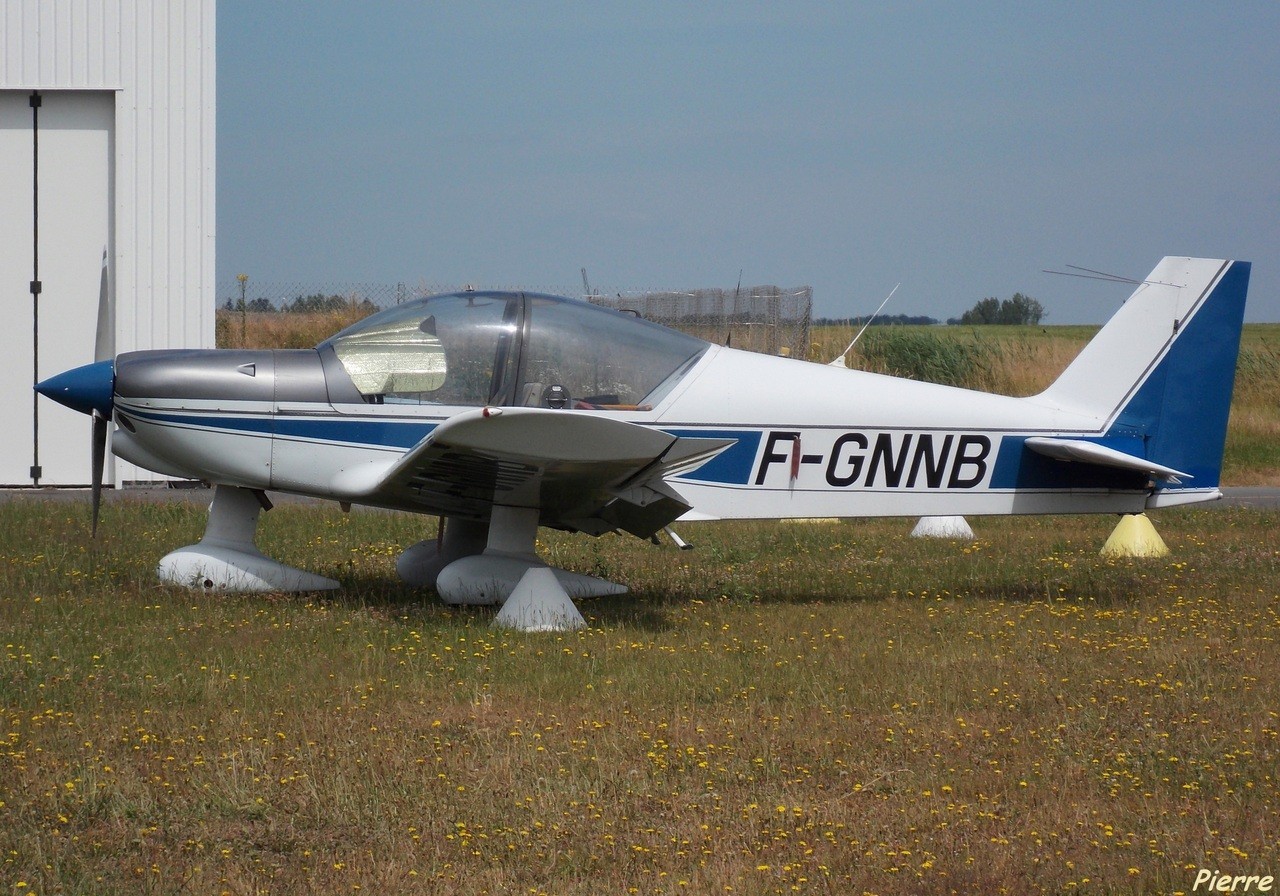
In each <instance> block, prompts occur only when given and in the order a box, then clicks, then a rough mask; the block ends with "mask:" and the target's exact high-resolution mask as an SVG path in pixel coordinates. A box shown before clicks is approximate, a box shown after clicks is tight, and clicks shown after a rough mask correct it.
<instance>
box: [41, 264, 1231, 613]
mask: <svg viewBox="0 0 1280 896" xmlns="http://www.w3.org/2000/svg"><path fill="white" fill-rule="evenodd" d="M1249 270H1250V266H1249V264H1248V263H1247V262H1237V261H1222V260H1211V259H1197V258H1165V259H1164V260H1162V261H1161V262H1160V263H1159V264H1158V265H1157V266H1156V268H1155V270H1154V271H1152V272H1151V275H1150V276H1149V277H1148V278H1147V279H1145V280H1143V281H1141V282H1140V283H1139V284H1138V286H1137V288H1136V290H1135V291H1134V293H1133V295H1132V296H1131V297H1130V298H1129V299H1128V301H1127V302H1126V303H1125V304H1124V305H1123V306H1122V307H1121V308H1120V310H1119V311H1118V312H1117V313H1116V315H1115V316H1114V317H1113V318H1112V319H1111V321H1110V322H1109V323H1108V324H1107V325H1106V326H1105V327H1104V328H1103V329H1102V330H1101V331H1100V332H1099V333H1098V335H1097V336H1096V337H1095V338H1094V339H1093V340H1092V341H1091V342H1090V343H1089V344H1088V345H1087V346H1086V347H1085V349H1084V350H1083V351H1082V353H1081V354H1080V356H1079V357H1078V358H1076V360H1075V361H1074V362H1073V363H1072V364H1071V365H1070V366H1069V367H1068V368H1067V369H1066V371H1065V372H1063V373H1062V375H1061V376H1060V377H1059V378H1058V379H1057V381H1056V382H1054V383H1053V385H1051V386H1050V387H1049V388H1048V389H1046V390H1045V391H1044V392H1042V393H1040V394H1039V395H1035V396H1031V397H1029V398H1011V397H1006V396H999V395H991V394H987V393H982V392H975V391H971V390H966V389H957V388H952V387H947V386H939V385H933V384H929V383H921V382H914V381H910V380H903V379H898V378H895V377H888V376H881V375H877V374H871V373H864V372H859V371H849V370H842V369H838V368H832V367H830V366H826V365H821V364H815V363H809V362H805V361H800V360H794V359H789V358H779V357H771V356H766V355H761V354H755V353H750V352H745V351H736V350H734V349H731V348H727V347H723V346H718V345H713V344H711V343H709V342H705V341H703V340H701V339H696V338H694V337H693V336H689V335H686V334H684V333H679V332H676V331H674V330H669V329H666V328H664V327H660V326H657V325H654V324H651V323H649V322H647V321H644V320H641V319H639V318H637V317H633V316H630V315H627V314H622V313H618V312H615V311H611V310H607V309H604V308H600V307H597V306H594V305H591V304H588V303H586V302H582V301H577V300H570V299H564V298H557V297H554V296H546V295H535V294H529V293H506V292H464V293H456V294H450V295H439V296H433V297H430V298H425V299H420V300H417V301H412V302H408V303H405V304H403V305H398V306H396V307H393V308H388V309H386V310H385V311H382V312H380V313H377V314H375V315H373V316H371V317H369V318H366V319H365V320H362V321H360V322H359V323H357V324H355V325H353V326H351V327H349V328H347V329H346V330H343V331H342V332H340V333H338V334H337V335H335V336H333V337H332V338H330V339H328V340H326V341H325V342H323V343H321V344H320V345H319V346H317V347H316V348H314V349H297V350H277V351H248V350H210V351H201V350H173V351H146V352H130V353H125V354H121V355H119V356H118V357H115V358H110V357H108V358H107V359H105V360H101V361H99V362H97V363H94V364H90V365H86V366H84V367H80V368H77V369H75V370H71V371H68V372H66V373H63V374H61V375H59V376H55V377H53V378H51V379H48V380H46V381H44V382H42V383H40V384H38V385H37V386H36V389H37V390H38V391H39V392H41V393H42V394H44V395H46V396H48V397H50V398H52V399H54V400H56V401H59V402H61V403H63V404H65V405H67V406H69V407H72V408H75V409H77V410H80V411H84V412H86V413H90V414H92V415H94V417H95V421H96V422H95V427H94V429H95V436H94V441H95V462H94V463H95V470H94V475H95V480H94V481H95V483H100V482H101V471H100V465H101V458H102V457H103V449H102V446H103V444H105V441H106V435H107V428H108V427H107V422H108V421H112V422H113V423H114V430H113V433H112V437H111V446H112V450H113V451H114V453H115V454H116V455H117V456H118V457H120V458H123V459H124V460H126V461H129V462H130V463H133V464H136V465H138V466H140V467H145V468H146V469H149V470H154V471H155V472H157V473H160V474H162V475H167V476H174V477H179V478H183V479H201V480H206V481H209V482H211V483H213V484H214V485H215V486H216V491H215V497H214V501H213V505H212V507H211V509H210V517H209V522H208V528H207V530H206V532H205V536H204V538H203V539H202V540H201V541H200V543H199V544H197V545H193V546H189V547H185V548H181V549H179V550H177V551H175V552H173V553H171V554H169V555H168V556H167V557H165V558H164V560H162V561H161V564H160V567H159V574H160V576H161V578H162V579H165V580H166V581H170V582H176V583H180V584H185V585H196V586H204V587H211V588H226V589H235V590H250V589H270V590H312V589H321V588H336V587H338V583H337V582H335V581H332V580H330V579H326V578H322V577H319V576H315V575H311V574H309V573H306V572H303V571H301V570H297V569H293V568H290V567H287V566H285V565H283V564H281V563H279V562H277V561H275V560H272V559H270V558H267V557H264V556H263V555H262V554H260V553H259V552H258V551H257V549H256V547H255V546H254V534H255V531H256V526H257V522H258V515H259V512H260V510H261V509H262V508H264V507H268V508H269V506H270V504H269V502H268V501H267V499H266V492H267V491H279V492H286V493H292V494H298V495H310V496H314V497H320V498H326V499H331V500H334V501H337V502H340V503H341V504H343V505H344V507H346V506H349V505H351V504H361V505H369V506H374V507H383V508H392V509H397V510H408V511H414V512H418V513H426V514H433V515H438V516H440V517H442V520H441V528H440V535H439V536H438V537H437V538H435V539H434V540H431V541H426V542H420V543H418V544H416V545H413V546H412V547H410V548H408V549H407V550H406V551H405V552H404V553H403V554H402V555H401V556H400V558H399V559H398V561H397V564H396V568H397V571H398V573H399V574H400V576H401V577H402V578H403V579H404V580H406V581H408V582H410V583H415V584H420V585H427V586H431V587H434V588H435V589H436V591H437V592H438V593H439V594H440V596H441V598H442V599H443V600H445V601H446V602H449V603H454V604H501V603H503V602H506V601H507V599H508V598H509V597H510V596H511V595H512V594H513V593H515V592H517V591H518V592H519V603H520V605H521V607H522V608H523V609H522V610H521V612H529V611H528V608H529V607H533V608H534V610H533V612H534V615H535V616H537V615H538V614H539V613H540V614H542V616H545V617H548V618H554V619H558V620H560V621H561V622H563V621H564V620H565V619H566V618H567V619H569V621H570V623H571V624H577V623H576V622H574V619H573V618H574V617H575V616H576V619H577V620H580V619H581V617H580V616H577V611H576V610H575V609H573V605H572V603H571V600H570V598H571V597H586V596H593V595H601V594H607V593H619V592H622V591H625V590H626V589H625V588H624V587H622V586H619V585H616V584H614V583H611V582H607V581H605V580H603V579H599V578H595V577H591V576H585V575H580V574H575V573H572V572H569V571H566V570H562V569H552V568H550V567H548V566H547V564H545V563H544V562H543V561H541V560H539V559H538V557H537V555H536V554H535V550H534V546H535V537H536V533H537V529H538V527H539V526H549V527H553V528H557V529H563V530H568V531H575V532H585V533H587V534H589V535H601V534H604V533H606V532H613V531H625V532H629V533H631V534H633V535H636V536H639V537H642V538H652V537H653V536H655V535H656V533H658V532H660V531H662V530H663V529H664V528H665V527H667V526H668V525H669V524H670V523H672V522H674V521H676V520H682V519H683V520H711V519H766V518H768V519H777V518H814V517H818V518H822V517H866V516H908V517H917V516H949V515H959V516H976V515H984V514H1044V513H1120V514H1126V513H1140V512H1143V511H1145V510H1149V509H1152V508H1161V507H1170V506H1174V505H1181V504H1189V503H1193V502H1198V501H1209V500H1213V499H1215V498H1218V497H1220V496H1221V492H1220V491H1219V489H1218V484H1219V481H1218V480H1219V470H1220V467H1221V461H1222V451H1223V444H1224V441H1225V437H1226V427H1227V414H1228V410H1229V406H1230V401H1231V391H1232V387H1233V383H1234V377H1235V363H1236V355H1237V352H1238V348H1239V338H1240V331H1241V326H1242V320H1243V315H1244V304H1245V295H1246V292H1247V289H1248V281H1249ZM99 489H100V486H99V485H95V501H94V503H95V519H96V506H97V501H98V494H97V492H98V491H99ZM504 612H506V610H505V609H504ZM539 618H541V617H539Z"/></svg>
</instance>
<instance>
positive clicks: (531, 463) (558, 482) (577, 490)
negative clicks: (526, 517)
mask: <svg viewBox="0 0 1280 896" xmlns="http://www.w3.org/2000/svg"><path fill="white" fill-rule="evenodd" d="M730 444H732V441H731V440H721V439H687V438H681V437H677V436H673V435H671V434H669V433H666V432H663V431H661V430H659V429H654V428H651V427H647V426H641V425H639V424H635V423H629V422H627V421H625V420H617V419H611V418H610V417H606V416H601V415H599V414H591V413H579V412H574V411H568V410H550V409H544V408H481V409H477V410H474V411H466V412H464V413H461V414H458V415H456V416H454V417H451V418H450V419H448V420H446V421H445V422H444V423H442V424H440V426H438V427H436V429H435V430H433V431H432V432H431V433H430V434H429V435H428V436H427V437H426V438H424V439H423V440H422V441H421V442H419V443H418V444H417V445H415V446H414V447H413V448H411V449H409V451H407V452H406V453H405V454H404V455H402V456H401V457H400V458H398V459H396V460H395V461H392V462H390V463H388V462H386V461H382V462H375V463H370V464H366V465H362V466H358V467H353V468H351V469H348V470H344V471H342V473H340V474H339V475H338V476H337V477H336V478H335V479H334V481H333V482H332V484H331V486H332V490H333V492H334V493H335V496H337V497H339V498H345V499H348V500H353V501H361V502H368V503H375V504H379V505H383V506H391V507H403V508H405V509H412V510H427V509H429V510H430V511H431V512H436V513H444V514H447V515H461V516H467V517H472V518H481V519H482V518H485V517H487V516H488V515H489V509H490V508H491V507H492V505H493V504H495V503H500V504H506V505H510V506H516V507H537V508H538V509H539V510H540V511H541V514H542V521H543V524H544V525H559V526H564V527H568V528H576V529H584V530H586V531H597V530H598V531H605V530H608V529H611V528H624V529H626V530H628V531H631V532H634V533H635V534H638V535H648V534H651V532H652V531H656V530H657V529H660V528H661V527H662V526H663V525H666V524H667V523H669V522H671V521H672V520H674V519H676V518H677V517H679V516H680V515H681V514H683V513H684V512H686V511H687V510H688V509H689V505H688V504H686V503H685V502H684V501H682V500H681V499H680V498H679V495H678V494H675V493H674V492H673V491H672V490H671V489H670V487H669V486H668V485H667V483H666V482H665V477H667V476H669V475H672V474H673V471H684V470H686V469H691V468H692V467H695V466H697V465H699V464H701V463H705V462H706V461H707V460H710V459H711V458H712V457H714V456H715V455H716V454H718V453H719V452H720V451H723V450H724V449H725V448H726V447H728V446H729V445H730ZM638 530H644V531H638Z"/></svg>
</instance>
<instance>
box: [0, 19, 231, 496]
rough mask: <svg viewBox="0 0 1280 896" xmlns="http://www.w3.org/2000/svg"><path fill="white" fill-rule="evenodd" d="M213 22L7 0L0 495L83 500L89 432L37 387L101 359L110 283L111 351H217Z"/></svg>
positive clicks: (1, 57)
mask: <svg viewBox="0 0 1280 896" xmlns="http://www.w3.org/2000/svg"><path fill="white" fill-rule="evenodd" d="M214 10H215V3H214V0H0V308H3V326H0V358H3V364H0V419H3V420H4V438H3V439H0V485H34V484H37V478H36V477H35V476H34V475H33V473H35V472H36V471H35V470H33V466H35V465H36V461H37V458H38V465H39V467H40V468H41V469H40V470H39V477H38V484H40V485H83V484H86V483H88V481H89V475H90V474H89V466H90V464H89V430H90V423H89V420H88V418H87V417H85V416H84V415H82V414H77V413H75V412H72V411H69V410H67V409H65V408H63V407H61V406H59V405H57V404H55V403H54V402H52V401H49V400H47V399H44V398H41V399H39V401H38V403H35V404H33V394H34V393H33V392H32V391H31V385H32V382H33V380H35V379H43V378H45V377H48V376H51V375H53V374H55V373H58V372H60V371H62V370H66V369H68V368H70V367H74V366H77V365H79V364H84V363H88V362H89V361H92V360H93V354H94V337H95V333H96V330H97V315H98V305H99V295H100V293H101V292H102V291H103V289H104V284H105V290H106V291H107V292H108V293H109V294H110V295H111V296H112V297H113V298H114V307H115V319H114V321H113V322H111V326H110V330H111V332H112V333H113V334H114V341H115V351H117V352H126V351H134V350H138V349H150V348H194V347H211V346H212V345H213V340H214V306H215V296H214V260H215V259H214V237H215V232H214V133H215V116H214V113H215V80H214V77H215V55H214V51H215V42H214V37H215V18H214ZM104 253H105V256H104ZM104 257H105V260H106V273H105V275H104V273H103V263H104ZM37 306H38V309H37ZM37 310H38V313H37ZM152 478H154V474H151V473H148V472H146V471H143V470H138V469H137V468H134V467H132V466H131V465H128V464H125V463H123V462H120V461H114V464H113V460H112V459H109V460H108V469H107V482H108V483H113V484H117V485H118V484H122V483H124V482H128V481H132V480H143V479H152Z"/></svg>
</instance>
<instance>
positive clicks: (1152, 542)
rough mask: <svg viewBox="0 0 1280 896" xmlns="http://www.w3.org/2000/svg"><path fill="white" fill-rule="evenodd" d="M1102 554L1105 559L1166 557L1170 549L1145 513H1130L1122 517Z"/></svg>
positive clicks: (1104, 546)
mask: <svg viewBox="0 0 1280 896" xmlns="http://www.w3.org/2000/svg"><path fill="white" fill-rule="evenodd" d="M1100 553H1101V554H1102V556H1104V557H1166V556H1168V554H1169V548H1168V547H1166V546H1165V543H1164V539H1162V538H1161V537H1160V533H1159V532H1157V531H1156V527H1155V526H1153V525H1151V520H1149V519H1147V515H1146V514H1145V513H1129V514H1125V515H1124V516H1122V517H1120V522H1119V523H1117V524H1116V527H1115V529H1114V530H1113V531H1112V533H1111V537H1110V538H1108V539H1107V543H1106V544H1104V545H1103V546H1102V550H1101V551H1100Z"/></svg>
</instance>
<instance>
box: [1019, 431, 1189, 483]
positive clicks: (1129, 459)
mask: <svg viewBox="0 0 1280 896" xmlns="http://www.w3.org/2000/svg"><path fill="white" fill-rule="evenodd" d="M1026 446H1027V447H1028V448H1030V449H1031V450H1032V451H1034V452H1036V453H1037V454H1043V455H1044V456H1045V457H1052V458H1054V459H1055V460H1062V461H1075V462H1078V463H1086V464H1095V465H1096V466H1101V467H1114V468H1116V469H1120V470H1132V471H1133V472H1135V473H1146V474H1147V475H1149V476H1151V477H1152V478H1153V479H1164V480H1167V481H1169V482H1172V483H1178V482H1180V481H1181V480H1183V479H1190V478H1192V477H1191V474H1190V473H1183V472H1181V471H1179V470H1175V469H1173V468H1172V467H1166V466H1163V465H1161V464H1157V463H1153V462H1151V461H1149V460H1147V459H1146V458H1142V457H1135V456H1134V455H1132V454H1125V453H1124V452H1123V451H1117V450H1115V449H1114V448H1108V447H1107V446H1105V445H1099V444H1098V443H1097V442H1087V441H1085V440H1083V439H1055V438H1047V437H1036V438H1030V439H1027V441H1026Z"/></svg>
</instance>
